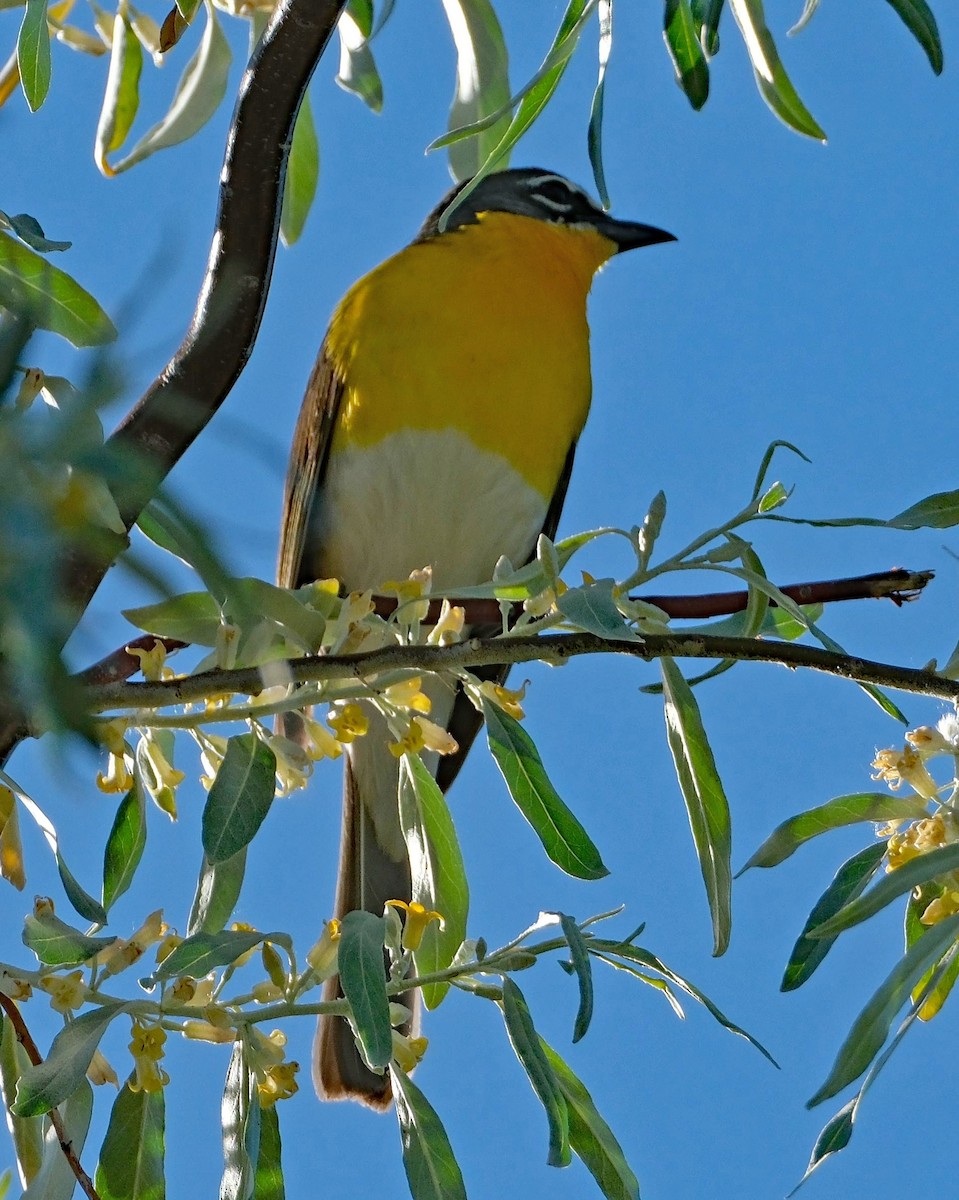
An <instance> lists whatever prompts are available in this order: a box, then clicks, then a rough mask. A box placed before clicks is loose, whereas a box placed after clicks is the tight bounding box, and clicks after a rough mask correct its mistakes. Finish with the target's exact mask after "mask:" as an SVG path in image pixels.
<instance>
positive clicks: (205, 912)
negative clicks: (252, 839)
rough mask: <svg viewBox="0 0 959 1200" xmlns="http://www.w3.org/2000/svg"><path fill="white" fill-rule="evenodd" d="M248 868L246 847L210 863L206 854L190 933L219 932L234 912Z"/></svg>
mask: <svg viewBox="0 0 959 1200" xmlns="http://www.w3.org/2000/svg"><path fill="white" fill-rule="evenodd" d="M245 872H246V851H245V850H241V851H240V852H239V854H235V855H234V856H233V858H228V859H226V860H225V861H224V862H220V863H216V864H214V863H211V862H210V860H209V859H208V858H207V857H206V855H205V854H204V856H203V862H202V864H201V866H200V876H199V878H198V880H197V885H196V895H195V896H194V898H193V906H192V908H191V909H190V919H189V921H188V923H187V933H188V934H194V933H219V931H220V930H221V929H222V928H223V927H224V925H226V923H227V921H229V919H230V917H231V916H232V915H233V909H234V908H235V907H236V902H237V900H238V899H239V898H240V889H241V887H242V886H243V876H244V874H245Z"/></svg>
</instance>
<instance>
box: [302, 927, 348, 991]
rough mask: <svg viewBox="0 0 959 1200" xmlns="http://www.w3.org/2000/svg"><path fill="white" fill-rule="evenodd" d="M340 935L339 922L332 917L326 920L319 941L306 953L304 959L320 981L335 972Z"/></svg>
mask: <svg viewBox="0 0 959 1200" xmlns="http://www.w3.org/2000/svg"><path fill="white" fill-rule="evenodd" d="M341 936H342V931H341V927H340V922H339V921H337V920H336V918H335V917H334V918H333V920H332V921H327V922H326V925H325V926H324V928H323V933H322V934H321V935H320V939H319V941H318V942H316V944H315V945H314V946H313V947H311V949H309V950H308V951H307V953H306V961H307V962H308V963H309V964H310V966H311V967H312V968H313V973H314V975H315V976H316V977H317V979H318V980H319V981H320V982H321V983H322V982H323V981H324V980H326V979H329V978H330V976H331V975H335V974H336V959H337V952H338V950H339V943H340V937H341Z"/></svg>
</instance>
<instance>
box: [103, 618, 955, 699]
mask: <svg viewBox="0 0 959 1200" xmlns="http://www.w3.org/2000/svg"><path fill="white" fill-rule="evenodd" d="M584 654H626V655H630V656H631V657H634V658H642V659H644V660H645V661H646V662H651V661H653V660H654V659H657V658H663V657H670V658H692V659H734V660H736V661H738V662H768V663H779V664H780V665H781V666H785V667H805V668H807V669H809V670H813V671H822V672H824V673H826V674H828V675H837V676H839V677H840V678H843V679H850V680H853V681H855V682H857V683H871V684H875V685H876V686H878V687H889V688H894V689H896V690H898V691H906V692H914V693H918V694H920V695H926V696H934V697H937V698H939V699H941V700H952V701H956V700H959V683H957V682H956V681H955V680H952V679H946V678H944V677H943V676H941V675H937V674H936V673H935V672H934V671H923V670H916V669H915V668H912V667H900V666H896V665H895V664H894V663H882V662H876V661H874V660H872V659H867V658H858V657H856V656H855V655H850V654H836V653H834V652H833V651H831V650H821V649H820V648H819V647H818V646H805V645H801V644H799V643H797V642H773V641H763V640H761V639H759V638H739V637H715V636H707V635H705V634H684V633H674V634H655V635H653V634H649V635H647V636H645V637H643V638H637V639H636V641H618V640H612V639H607V638H601V637H597V636H596V635H595V634H592V633H552V634H540V635H536V634H533V635H529V636H526V637H508V638H470V639H468V640H467V641H465V642H459V643H457V644H456V645H453V646H398V645H396V646H386V647H384V648H383V649H381V650H372V651H369V652H368V653H366V654H340V655H316V656H313V657H309V658H298V659H292V660H290V661H288V662H272V663H270V664H269V680H268V681H265V680H264V677H263V670H262V669H261V668H260V667H243V668H240V669H238V670H233V671H203V672H202V673H200V674H198V675H189V676H187V677H186V678H184V679H171V680H165V681H163V682H160V683H123V684H106V685H104V686H101V687H92V688H90V689H89V690H88V692H87V695H86V703H87V707H88V709H89V711H90V712H105V711H108V710H113V709H117V708H163V707H168V706H170V705H175V704H189V703H192V702H194V701H197V700H200V699H203V698H204V697H205V696H208V695H213V694H218V693H219V694H223V693H227V692H229V693H233V694H237V695H256V694H257V693H259V692H261V691H262V690H263V688H264V687H267V686H269V685H270V684H271V683H275V682H276V681H277V679H278V678H279V677H280V671H281V670H282V672H283V678H284V679H285V680H289V681H290V682H292V683H317V682H324V681H330V680H340V681H342V680H356V681H358V682H361V683H365V682H366V681H367V680H370V679H372V678H373V677H374V676H376V675H378V674H381V673H382V672H385V671H397V670H416V671H456V670H467V671H471V670H475V669H476V668H477V667H489V666H498V665H499V666H502V665H507V664H508V665H516V664H518V663H527V662H544V663H547V664H548V665H550V666H557V667H558V666H562V665H563V664H564V663H566V662H568V661H569V660H570V659H572V658H578V657H579V656H581V655H584Z"/></svg>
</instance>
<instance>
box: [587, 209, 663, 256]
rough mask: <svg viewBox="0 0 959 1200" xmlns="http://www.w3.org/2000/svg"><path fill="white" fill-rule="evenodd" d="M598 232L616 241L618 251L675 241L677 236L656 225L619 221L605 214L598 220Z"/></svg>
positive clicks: (620, 252)
mask: <svg viewBox="0 0 959 1200" xmlns="http://www.w3.org/2000/svg"><path fill="white" fill-rule="evenodd" d="M596 232H597V233H601V234H602V235H603V237H605V238H609V240H610V241H611V242H615V243H616V253H617V254H622V252H623V251H624V250H638V249H639V247H640V246H656V245H658V244H659V243H660V242H675V241H676V236H675V234H672V233H667V232H666V230H665V229H657V228H656V226H655V225H643V224H642V223H641V222H640V221H618V220H617V219H616V218H615V217H610V216H605V217H603V218H602V220H599V221H597V222H596Z"/></svg>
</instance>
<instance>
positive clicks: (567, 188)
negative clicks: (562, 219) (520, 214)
mask: <svg viewBox="0 0 959 1200" xmlns="http://www.w3.org/2000/svg"><path fill="white" fill-rule="evenodd" d="M527 182H528V186H529V189H530V194H531V195H533V196H535V198H536V201H537V202H538V203H539V204H542V205H543V206H544V207H545V208H550V209H552V210H553V211H554V212H557V213H564V212H571V211H572V210H573V209H574V208H575V207H576V201H577V200H581V201H585V202H586V204H587V205H588V206H589V207H590V208H593V207H594V204H593V201H592V200H591V199H590V197H589V195H588V194H587V193H586V192H585V191H583V189H582V188H580V187H577V186H576V184H574V183H570V181H569V180H568V179H565V178H564V177H563V176H562V175H538V176H535V177H534V178H532V179H530V180H528V181H527ZM543 187H557V188H562V190H563V191H564V192H566V193H567V195H568V196H569V199H568V200H557V199H554V198H552V197H550V196H546V195H544V194H543V192H542V190H541V189H542V188H543Z"/></svg>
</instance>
